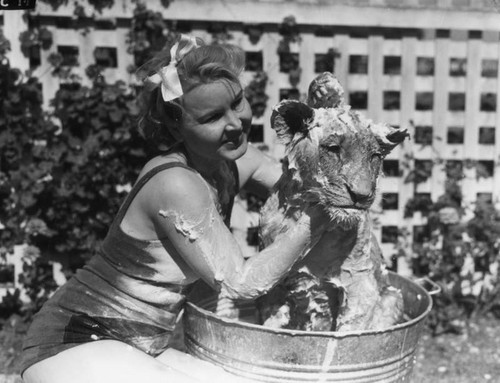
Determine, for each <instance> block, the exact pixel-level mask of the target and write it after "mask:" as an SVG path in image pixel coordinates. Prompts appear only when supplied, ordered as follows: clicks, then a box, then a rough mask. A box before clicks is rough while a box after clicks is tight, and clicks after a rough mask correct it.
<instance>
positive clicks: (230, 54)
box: [138, 38, 245, 151]
mask: <svg viewBox="0 0 500 383" xmlns="http://www.w3.org/2000/svg"><path fill="white" fill-rule="evenodd" d="M176 41H177V40H176ZM176 41H173V42H172V43H171V44H168V46H166V47H165V48H164V49H163V50H162V51H161V52H159V53H158V54H157V55H156V56H155V57H153V58H152V59H151V60H150V61H148V62H147V63H146V64H144V65H143V66H142V67H141V68H140V69H139V71H138V75H139V77H140V78H142V79H143V81H144V80H145V79H146V78H147V77H148V76H150V75H152V74H154V73H158V72H159V71H160V70H161V69H162V68H163V67H164V66H166V65H168V64H169V62H170V61H171V57H170V49H171V48H172V46H173V45H174V44H175V42H176ZM196 43H197V45H198V47H196V48H194V49H191V50H190V51H188V52H187V53H185V54H183V48H184V47H185V44H183V41H182V40H181V41H179V47H178V49H177V54H176V59H177V62H178V64H177V73H178V76H179V80H180V82H181V84H182V89H183V92H184V93H186V92H189V91H190V90H192V89H194V88H195V87H197V86H199V85H201V84H207V83H211V82H214V81H217V80H228V81H230V82H233V83H238V84H239V83H240V80H239V76H240V74H241V72H242V71H243V70H244V68H245V52H244V51H243V50H242V49H241V48H239V47H237V46H234V45H229V44H225V45H221V44H218V45H206V44H205V42H204V41H203V40H202V39H200V38H196ZM139 107H140V113H139V130H140V132H141V134H142V135H143V137H144V138H145V139H146V141H147V142H148V144H150V145H152V146H153V147H155V148H156V149H158V150H160V151H165V150H168V149H170V148H171V147H172V146H173V145H175V144H176V143H177V142H176V139H175V137H174V135H173V134H172V133H171V131H172V129H179V128H180V127H181V124H182V116H183V107H182V96H181V97H179V98H177V99H174V100H172V101H168V102H165V101H163V98H162V93H161V90H160V86H158V85H155V84H151V83H148V82H147V81H144V87H143V89H142V91H141V93H140V95H139Z"/></svg>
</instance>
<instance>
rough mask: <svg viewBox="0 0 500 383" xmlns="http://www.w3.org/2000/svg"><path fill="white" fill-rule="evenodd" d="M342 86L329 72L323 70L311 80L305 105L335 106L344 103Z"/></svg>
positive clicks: (314, 106)
mask: <svg viewBox="0 0 500 383" xmlns="http://www.w3.org/2000/svg"><path fill="white" fill-rule="evenodd" d="M344 103H345V100H344V88H342V85H340V82H339V81H338V80H337V78H336V77H335V76H334V75H333V73H331V72H323V73H321V74H320V75H319V76H317V77H316V78H315V79H314V80H312V81H311V84H310V85H309V92H308V95H307V105H309V106H310V107H312V108H315V109H318V108H337V107H339V106H340V105H342V104H344Z"/></svg>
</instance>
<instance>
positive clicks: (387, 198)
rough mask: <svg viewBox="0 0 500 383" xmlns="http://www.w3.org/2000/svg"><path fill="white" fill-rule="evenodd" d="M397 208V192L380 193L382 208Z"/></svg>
mask: <svg viewBox="0 0 500 383" xmlns="http://www.w3.org/2000/svg"><path fill="white" fill-rule="evenodd" d="M398 208H399V194H398V193H382V209H384V210H397V209H398Z"/></svg>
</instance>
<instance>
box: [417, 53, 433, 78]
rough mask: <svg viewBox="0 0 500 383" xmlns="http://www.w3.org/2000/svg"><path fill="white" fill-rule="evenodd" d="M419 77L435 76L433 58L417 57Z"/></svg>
mask: <svg viewBox="0 0 500 383" xmlns="http://www.w3.org/2000/svg"><path fill="white" fill-rule="evenodd" d="M417 76H434V58H433V57H417Z"/></svg>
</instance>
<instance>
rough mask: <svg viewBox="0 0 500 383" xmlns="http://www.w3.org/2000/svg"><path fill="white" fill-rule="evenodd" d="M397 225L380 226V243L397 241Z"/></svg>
mask: <svg viewBox="0 0 500 383" xmlns="http://www.w3.org/2000/svg"><path fill="white" fill-rule="evenodd" d="M398 233H399V230H398V227H397V226H382V241H381V242H382V243H397V241H398Z"/></svg>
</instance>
